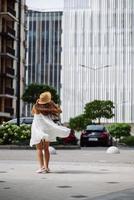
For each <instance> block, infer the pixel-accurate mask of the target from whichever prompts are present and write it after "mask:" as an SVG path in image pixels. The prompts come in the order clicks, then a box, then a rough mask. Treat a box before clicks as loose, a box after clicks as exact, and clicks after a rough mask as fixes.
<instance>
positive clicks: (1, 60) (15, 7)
mask: <svg viewBox="0 0 134 200" xmlns="http://www.w3.org/2000/svg"><path fill="white" fill-rule="evenodd" d="M19 3H21V41H20V49H21V59H20V64H19V65H18V41H19V40H18V22H19V19H18V18H19ZM25 10H26V6H25V0H21V1H15V0H10V1H9V0H0V122H3V121H7V120H9V119H11V118H13V117H15V116H16V100H17V96H16V86H17V84H18V82H17V83H16V77H17V72H18V70H17V67H18V66H19V67H20V71H21V76H20V94H21V93H22V90H23V79H24V65H25V63H24V62H25V46H24V41H25V28H24V26H25V22H24V21H25ZM21 108H22V106H21ZM21 112H22V110H21Z"/></svg>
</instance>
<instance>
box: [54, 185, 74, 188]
mask: <svg viewBox="0 0 134 200" xmlns="http://www.w3.org/2000/svg"><path fill="white" fill-rule="evenodd" d="M57 187H58V188H72V186H70V185H60V186H57Z"/></svg>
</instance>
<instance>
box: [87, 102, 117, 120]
mask: <svg viewBox="0 0 134 200" xmlns="http://www.w3.org/2000/svg"><path fill="white" fill-rule="evenodd" d="M113 109H114V105H113V102H112V101H110V100H106V101H105V100H94V101H92V102H90V103H87V104H86V105H85V108H84V114H85V115H86V118H89V119H92V120H96V119H98V123H99V124H100V119H101V118H106V119H110V118H112V117H113V116H114V113H113Z"/></svg>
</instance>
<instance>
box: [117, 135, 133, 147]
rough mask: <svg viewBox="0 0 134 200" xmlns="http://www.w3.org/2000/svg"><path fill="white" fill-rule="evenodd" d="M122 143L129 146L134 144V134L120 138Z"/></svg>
mask: <svg viewBox="0 0 134 200" xmlns="http://www.w3.org/2000/svg"><path fill="white" fill-rule="evenodd" d="M120 142H121V143H124V144H126V145H128V146H134V136H128V137H124V138H123V139H121V140H120Z"/></svg>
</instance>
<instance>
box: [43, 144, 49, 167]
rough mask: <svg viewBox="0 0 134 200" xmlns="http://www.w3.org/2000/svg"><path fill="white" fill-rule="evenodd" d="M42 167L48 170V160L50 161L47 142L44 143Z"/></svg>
mask: <svg viewBox="0 0 134 200" xmlns="http://www.w3.org/2000/svg"><path fill="white" fill-rule="evenodd" d="M43 147H44V167H45V169H46V170H49V160H50V153H49V142H46V141H44V145H43Z"/></svg>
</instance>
